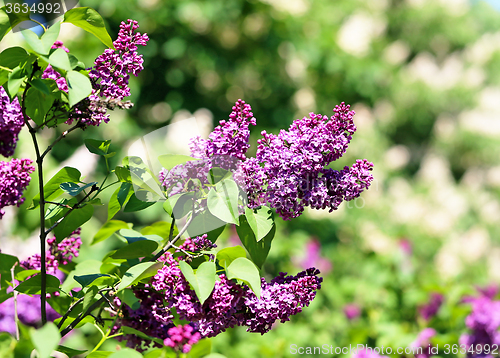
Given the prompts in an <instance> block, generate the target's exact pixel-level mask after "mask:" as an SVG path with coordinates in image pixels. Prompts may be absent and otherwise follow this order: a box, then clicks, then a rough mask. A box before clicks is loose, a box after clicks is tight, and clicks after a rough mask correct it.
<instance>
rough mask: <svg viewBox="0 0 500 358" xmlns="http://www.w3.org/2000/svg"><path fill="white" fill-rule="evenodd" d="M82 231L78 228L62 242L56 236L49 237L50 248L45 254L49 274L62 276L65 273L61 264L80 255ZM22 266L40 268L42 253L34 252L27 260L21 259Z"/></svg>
mask: <svg viewBox="0 0 500 358" xmlns="http://www.w3.org/2000/svg"><path fill="white" fill-rule="evenodd" d="M80 233H81V228H78V229H76V230H75V231H73V232H72V233H71V234H70V235H69V236H68V237H67V238H65V239H64V240H62V241H61V242H60V243H57V241H56V237H55V236H54V237H52V238H49V239H47V244H48V245H49V249H48V250H47V252H46V254H45V257H46V259H45V267H46V268H47V273H48V274H50V275H55V276H57V277H58V278H62V276H63V275H62V272H61V271H59V265H61V264H62V265H67V264H68V263H70V262H71V261H72V260H73V258H74V257H78V251H79V250H80V246H81V245H82V240H81V239H80ZM21 266H22V267H24V268H25V269H27V270H40V268H41V267H42V265H41V260H40V254H34V255H33V256H31V257H29V258H28V259H27V260H25V261H21Z"/></svg>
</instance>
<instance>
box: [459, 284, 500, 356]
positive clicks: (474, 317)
mask: <svg viewBox="0 0 500 358" xmlns="http://www.w3.org/2000/svg"><path fill="white" fill-rule="evenodd" d="M485 293H486V294H485ZM492 293H493V290H480V294H481V295H480V296H479V297H477V298H473V297H467V298H466V299H465V300H464V301H465V302H468V303H470V304H471V305H472V312H471V314H469V315H468V316H467V318H466V319H465V325H466V326H467V328H469V330H470V331H471V332H470V333H466V334H463V335H462V336H460V340H459V342H460V344H465V345H466V346H467V349H469V347H471V346H473V347H477V345H481V346H482V347H484V345H489V347H491V346H492V345H494V344H496V345H500V332H498V328H499V327H500V301H494V300H493V299H492V298H491V297H490V296H492ZM493 296H494V295H493ZM474 351H475V352H477V350H475V349H474ZM488 353H489V351H488ZM467 357H488V358H489V357H493V355H491V354H487V353H486V352H485V351H484V350H483V349H481V350H480V351H479V353H470V352H468V353H467Z"/></svg>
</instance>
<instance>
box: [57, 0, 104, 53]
mask: <svg viewBox="0 0 500 358" xmlns="http://www.w3.org/2000/svg"><path fill="white" fill-rule="evenodd" d="M63 22H69V23H72V24H73V25H75V26H78V27H80V28H82V29H83V30H85V31H87V32H90V33H91V34H93V35H94V36H96V37H97V38H98V39H99V40H101V41H102V42H103V43H104V44H105V45H106V46H108V47H110V48H113V49H114V46H113V41H112V40H111V37H110V36H109V34H108V32H107V31H106V27H105V26H104V20H103V19H102V17H101V15H99V13H98V12H97V11H95V10H94V9H92V8H90V7H77V8H74V9H71V10H69V11H67V12H66V13H65V14H64V21H63Z"/></svg>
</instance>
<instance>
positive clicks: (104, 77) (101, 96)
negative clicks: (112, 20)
mask: <svg viewBox="0 0 500 358" xmlns="http://www.w3.org/2000/svg"><path fill="white" fill-rule="evenodd" d="M138 28H139V25H138V24H137V21H134V20H130V19H129V20H128V21H127V22H124V21H122V23H121V24H120V31H119V33H118V38H117V39H116V40H115V41H114V42H113V45H114V47H115V49H116V50H113V49H106V50H104V53H103V54H102V55H100V56H99V57H97V59H96V60H95V62H94V68H93V69H92V70H91V71H90V72H89V77H90V79H91V82H92V93H91V94H90V96H89V97H87V98H86V99H84V100H82V101H80V102H79V103H78V104H76V105H75V107H74V108H73V110H72V111H71V113H70V115H69V118H68V120H67V121H66V123H67V124H71V123H72V122H73V121H74V120H77V119H80V120H81V123H83V124H86V125H92V126H98V125H99V124H100V123H101V122H105V123H107V122H109V114H107V108H108V107H107V105H106V103H107V102H119V101H121V100H123V99H124V98H125V97H128V96H130V88H129V86H128V83H129V79H130V74H131V73H132V74H134V76H137V75H138V74H139V72H141V71H142V70H143V69H144V67H143V65H142V64H143V62H144V60H143V58H142V55H139V54H138V53H137V45H142V46H146V44H147V42H148V40H149V38H148V35H147V34H142V35H141V34H140V33H135V30H137V29H138ZM52 48H62V49H63V50H64V51H66V52H69V50H68V49H67V48H66V47H64V45H63V43H62V42H61V41H56V42H55V43H54V45H53V46H52ZM42 78H50V79H53V80H54V81H56V83H57V87H58V88H59V90H61V91H65V92H68V84H67V82H66V79H65V78H64V77H62V76H61V74H60V73H59V72H57V71H55V70H54V69H53V68H52V66H51V65H49V66H47V68H46V69H45V71H44V73H43V74H42Z"/></svg>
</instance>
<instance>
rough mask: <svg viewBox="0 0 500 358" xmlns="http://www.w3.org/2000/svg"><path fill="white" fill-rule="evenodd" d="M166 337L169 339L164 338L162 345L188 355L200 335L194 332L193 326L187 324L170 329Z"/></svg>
mask: <svg viewBox="0 0 500 358" xmlns="http://www.w3.org/2000/svg"><path fill="white" fill-rule="evenodd" d="M168 335H169V337H168V338H165V340H164V344H165V345H166V346H167V347H171V348H173V349H174V350H175V351H180V352H182V353H188V352H189V351H190V350H191V347H192V346H193V344H195V343H197V342H198V341H199V340H200V338H201V335H200V333H199V332H195V330H194V328H193V326H191V325H189V324H186V325H184V326H182V325H180V326H177V327H172V328H170V329H169V330H168Z"/></svg>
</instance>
